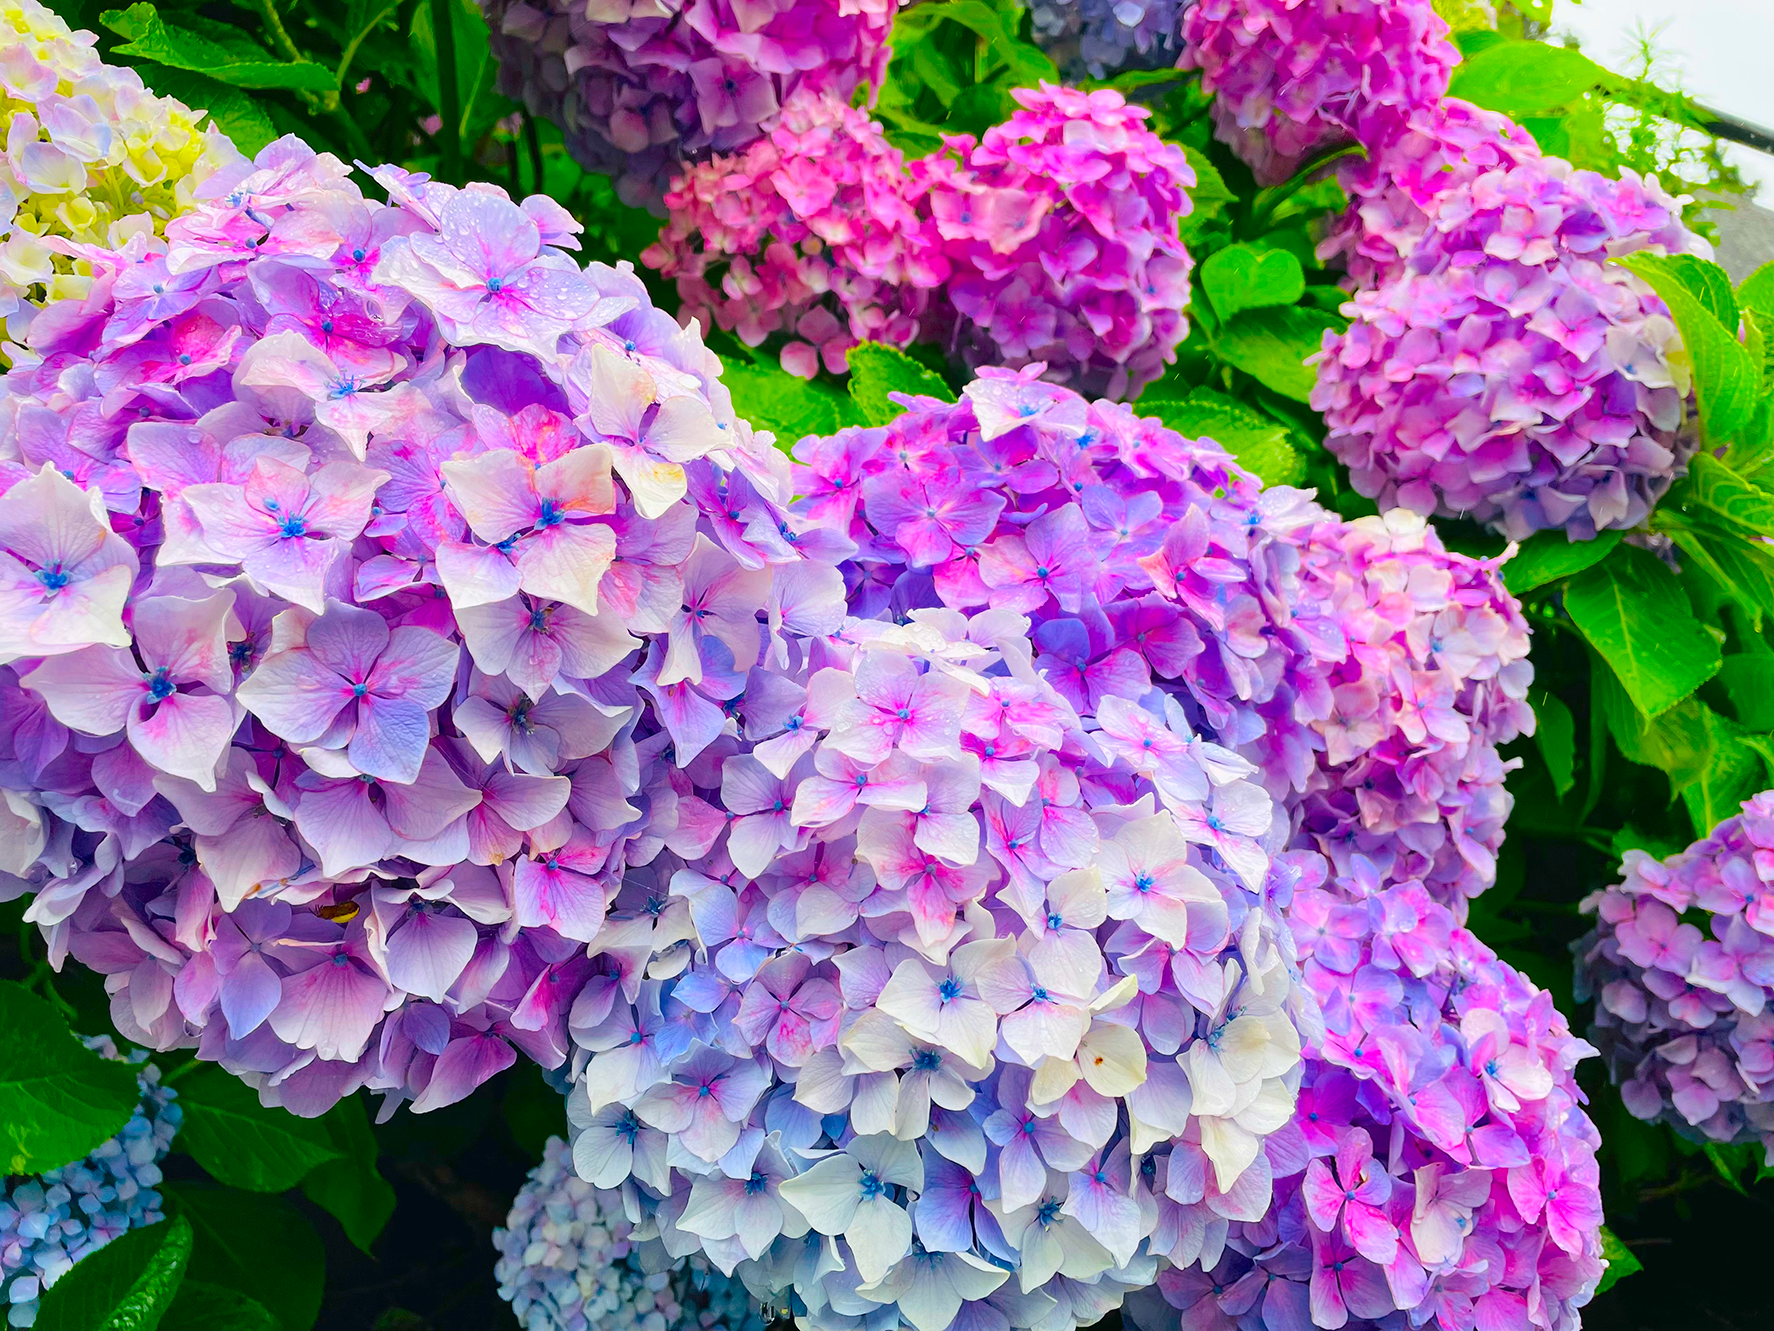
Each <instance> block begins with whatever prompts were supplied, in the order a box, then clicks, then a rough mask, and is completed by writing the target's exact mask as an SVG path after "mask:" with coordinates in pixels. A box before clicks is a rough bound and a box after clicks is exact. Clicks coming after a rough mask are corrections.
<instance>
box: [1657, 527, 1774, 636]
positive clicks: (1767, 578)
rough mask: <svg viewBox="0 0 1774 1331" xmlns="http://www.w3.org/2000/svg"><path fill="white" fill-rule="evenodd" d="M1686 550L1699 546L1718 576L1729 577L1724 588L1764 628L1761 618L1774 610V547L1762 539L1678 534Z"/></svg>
mask: <svg viewBox="0 0 1774 1331" xmlns="http://www.w3.org/2000/svg"><path fill="white" fill-rule="evenodd" d="M1677 539H1678V540H1680V542H1681V546H1682V550H1683V551H1684V552H1685V553H1689V554H1692V553H1695V551H1696V547H1698V548H1699V551H1700V553H1702V554H1703V555H1704V556H1705V559H1706V560H1707V561H1709V562H1710V563H1711V564H1712V566H1713V567H1714V568H1716V569H1717V570H1718V573H1717V575H1716V576H1722V577H1724V578H1725V579H1727V580H1728V582H1729V586H1728V587H1726V588H1724V589H1723V590H1725V591H1727V592H1729V593H1731V594H1732V595H1733V596H1734V597H1735V598H1736V600H1737V601H1738V603H1739V604H1740V605H1742V606H1743V608H1744V610H1745V611H1746V612H1747V613H1748V615H1749V617H1750V621H1751V623H1752V624H1754V625H1755V626H1757V627H1758V628H1759V627H1760V624H1761V617H1762V616H1763V615H1765V614H1768V613H1770V612H1774V550H1770V549H1769V548H1768V547H1767V546H1766V545H1764V544H1763V543H1762V542H1760V541H1744V540H1738V539H1736V538H1735V537H1731V536H1718V537H1713V536H1709V537H1708V538H1707V539H1705V540H1698V539H1697V538H1695V537H1693V536H1691V535H1682V534H1680V533H1678V536H1677Z"/></svg>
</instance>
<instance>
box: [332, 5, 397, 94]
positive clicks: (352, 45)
mask: <svg viewBox="0 0 1774 1331" xmlns="http://www.w3.org/2000/svg"><path fill="white" fill-rule="evenodd" d="M399 8H400V4H399V0H395V3H394V4H390V5H384V6H383V7H382V11H381V12H380V13H379V14H377V15H376V16H375V17H374V18H372V19H371V20H370V21H369V22H368V23H366V24H364V25H363V31H362V32H359V33H358V34H357V36H355V37H353V38H352V39H351V40H350V42H348V43H347V44H346V46H345V53H344V54H343V55H341V56H340V57H339V72H338V75H337V77H338V80H339V86H340V87H341V88H343V87H344V86H345V75H346V74H348V73H349V72H350V70H351V62H352V61H353V60H355V59H357V48H358V47H360V46H362V45H363V43H364V39H365V38H367V37H368V36H369V35H370V34H371V33H372V32H374V31H375V30H376V29H377V28H379V27H381V26H382V20H384V19H385V18H387V17H388V16H389V15H390V14H392V13H393V12H394V11H395V10H397V9H399Z"/></svg>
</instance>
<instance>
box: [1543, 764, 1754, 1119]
mask: <svg viewBox="0 0 1774 1331" xmlns="http://www.w3.org/2000/svg"><path fill="white" fill-rule="evenodd" d="M1771 850H1774V792H1768V791H1765V792H1763V793H1762V794H1760V795H1757V796H1755V797H1754V798H1753V799H1750V800H1746V801H1745V802H1744V804H1743V811H1742V813H1741V814H1737V815H1733V816H1732V817H1730V818H1727V819H1725V821H1724V822H1722V823H1720V824H1719V825H1718V826H1717V827H1715V828H1713V830H1712V831H1711V833H1709V834H1708V835H1707V836H1705V837H1703V838H1701V839H1700V840H1698V841H1696V842H1695V843H1694V844H1693V845H1691V846H1689V847H1688V848H1687V849H1686V850H1684V851H1682V852H1680V853H1679V854H1676V855H1671V856H1670V857H1669V858H1667V859H1664V860H1657V859H1653V858H1652V857H1651V856H1650V855H1648V854H1646V853H1645V852H1643V851H1638V850H1632V851H1628V852H1627V853H1626V862H1625V864H1624V866H1623V867H1622V881H1621V882H1620V883H1619V884H1618V885H1617V886H1614V887H1610V888H1606V889H1604V890H1603V891H1600V892H1596V893H1593V894H1592V895H1591V896H1589V897H1588V898H1587V899H1586V900H1585V901H1584V902H1583V909H1584V910H1585V911H1586V912H1589V913H1592V914H1594V915H1595V917H1596V923H1595V928H1594V929H1593V930H1591V931H1590V933H1589V934H1588V935H1587V936H1585V937H1584V939H1583V940H1582V941H1581V942H1580V943H1578V945H1577V988H1578V997H1579V998H1589V997H1593V998H1594V999H1595V1025H1594V1027H1593V1028H1592V1030H1591V1031H1590V1035H1591V1037H1592V1038H1593V1039H1594V1040H1595V1041H1596V1043H1597V1044H1599V1045H1600V1046H1601V1050H1602V1056H1603V1058H1605V1059H1606V1060H1607V1063H1608V1070H1609V1072H1610V1073H1611V1074H1612V1075H1613V1077H1614V1080H1615V1082H1616V1083H1617V1084H1618V1085H1619V1087H1620V1096H1621V1099H1623V1100H1624V1101H1625V1102H1626V1107H1627V1108H1628V1109H1629V1110H1631V1111H1632V1112H1633V1113H1634V1114H1636V1115H1637V1116H1638V1117H1639V1118H1643V1119H1650V1120H1653V1121H1656V1120H1659V1119H1661V1120H1662V1121H1663V1122H1666V1123H1668V1124H1670V1125H1671V1126H1672V1127H1674V1128H1675V1129H1676V1130H1677V1131H1678V1132H1681V1133H1683V1134H1684V1135H1686V1136H1689V1137H1692V1138H1694V1139H1695V1140H1697V1141H1711V1142H1721V1143H1732V1142H1760V1143H1761V1145H1762V1147H1763V1149H1764V1151H1766V1152H1771V1153H1774V1012H1770V1010H1769V994H1770V992H1774V887H1771V886H1770V883H1771V882H1774V855H1770V854H1769V851H1771Z"/></svg>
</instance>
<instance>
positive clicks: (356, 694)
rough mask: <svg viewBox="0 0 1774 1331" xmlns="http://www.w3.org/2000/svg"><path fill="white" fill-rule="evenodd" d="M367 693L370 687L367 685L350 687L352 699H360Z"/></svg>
mask: <svg viewBox="0 0 1774 1331" xmlns="http://www.w3.org/2000/svg"><path fill="white" fill-rule="evenodd" d="M369 691H370V686H369V685H368V684H353V685H352V686H351V696H352V697H353V698H361V697H363V695H364V694H366V693H368V692H369Z"/></svg>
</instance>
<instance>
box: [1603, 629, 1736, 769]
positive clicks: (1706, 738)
mask: <svg viewBox="0 0 1774 1331" xmlns="http://www.w3.org/2000/svg"><path fill="white" fill-rule="evenodd" d="M1591 678H1592V680H1593V685H1594V701H1595V703H1597V704H1599V705H1600V707H1601V710H1602V716H1603V717H1604V719H1606V721H1607V723H1608V731H1609V733H1610V734H1612V735H1613V737H1614V743H1616V744H1618V745H1619V746H1620V752H1621V753H1623V754H1625V755H1626V757H1627V758H1628V759H1630V760H1631V761H1632V762H1635V763H1640V764H1642V765H1644V766H1646V767H1654V768H1656V769H1657V770H1658V771H1660V772H1662V773H1663V774H1664V776H1665V777H1666V778H1668V781H1669V789H1670V793H1671V795H1672V796H1673V795H1678V794H1680V793H1681V791H1682V790H1683V789H1684V788H1685V787H1686V786H1688V785H1690V784H1692V783H1693V782H1695V781H1698V780H1699V779H1700V777H1701V775H1702V774H1703V773H1704V772H1705V771H1706V767H1707V764H1708V763H1710V762H1711V761H1712V738H1711V731H1710V730H1709V729H1708V727H1707V724H1706V720H1705V718H1704V717H1703V716H1701V710H1702V709H1701V706H1700V704H1699V703H1698V702H1696V701H1694V699H1692V698H1689V699H1686V700H1685V701H1683V702H1679V703H1677V704H1676V705H1675V706H1674V707H1671V708H1670V709H1669V710H1668V711H1667V712H1665V713H1663V715H1662V716H1660V717H1658V718H1657V719H1656V720H1655V721H1647V720H1646V719H1645V716H1644V713H1642V712H1640V711H1639V710H1638V708H1637V707H1635V706H1633V704H1632V699H1631V698H1629V697H1627V696H1626V690H1624V689H1623V688H1621V687H1620V681H1619V680H1618V679H1616V678H1615V677H1614V672H1613V671H1611V670H1608V669H1606V668H1605V667H1603V665H1602V664H1601V662H1600V661H1597V663H1596V668H1595V670H1594V671H1593V672H1592V676H1591Z"/></svg>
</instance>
